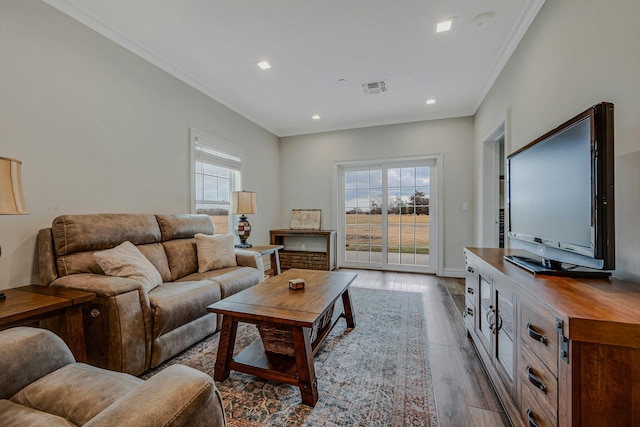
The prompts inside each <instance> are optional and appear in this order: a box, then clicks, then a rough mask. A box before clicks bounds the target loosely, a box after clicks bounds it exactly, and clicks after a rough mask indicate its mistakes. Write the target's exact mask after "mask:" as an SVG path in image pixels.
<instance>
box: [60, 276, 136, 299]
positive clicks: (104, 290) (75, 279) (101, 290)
mask: <svg viewBox="0 0 640 427" xmlns="http://www.w3.org/2000/svg"><path fill="white" fill-rule="evenodd" d="M50 286H59V287H62V288H68V289H75V290H78V291H85V292H93V293H95V294H96V296H98V297H105V298H107V297H113V296H116V295H120V294H124V293H126V292H131V291H137V290H140V289H142V290H144V288H143V287H142V284H141V283H140V282H137V281H135V280H131V279H127V278H123V277H115V276H105V275H104V274H92V273H82V274H70V275H68V276H62V277H60V278H58V279H56V280H54V281H53V282H51V285H50Z"/></svg>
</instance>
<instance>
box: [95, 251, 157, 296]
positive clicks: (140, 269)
mask: <svg viewBox="0 0 640 427" xmlns="http://www.w3.org/2000/svg"><path fill="white" fill-rule="evenodd" d="M93 257H94V258H95V260H96V262H97V263H98V265H99V266H100V268H102V271H104V274H106V275H107V276H118V277H126V278H129V279H131V280H136V281H138V282H140V283H142V286H143V287H144V288H145V289H146V290H147V292H149V291H150V290H152V289H153V288H155V287H156V286H159V285H161V284H162V277H161V276H160V272H159V271H158V270H157V269H156V268H155V267H154V265H153V264H151V261H149V260H148V259H147V258H146V257H145V256H144V255H143V254H142V252H140V250H139V249H138V248H136V246H135V245H134V244H133V243H131V242H129V241H126V242H124V243H122V244H120V245H118V246H116V247H115V248H113V249H108V250H106V251H100V252H96V253H94V254H93Z"/></svg>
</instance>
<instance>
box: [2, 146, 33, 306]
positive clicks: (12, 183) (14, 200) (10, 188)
mask: <svg viewBox="0 0 640 427" xmlns="http://www.w3.org/2000/svg"><path fill="white" fill-rule="evenodd" d="M28 213H29V212H28V211H27V205H26V204H25V202H24V194H23V193H22V162H21V161H20V160H15V159H9V158H7V157H0V215H24V214H28ZM0 256H2V248H1V247H0ZM2 299H5V295H4V292H0V300H2Z"/></svg>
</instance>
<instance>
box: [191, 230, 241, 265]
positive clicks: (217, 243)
mask: <svg viewBox="0 0 640 427" xmlns="http://www.w3.org/2000/svg"><path fill="white" fill-rule="evenodd" d="M195 238H196V248H197V250H198V272H199V273H204V272H205V271H209V270H217V269H219V268H224V267H235V266H236V265H238V264H237V262H236V253H235V247H234V244H233V234H214V235H209V234H201V233H198V234H196V235H195Z"/></svg>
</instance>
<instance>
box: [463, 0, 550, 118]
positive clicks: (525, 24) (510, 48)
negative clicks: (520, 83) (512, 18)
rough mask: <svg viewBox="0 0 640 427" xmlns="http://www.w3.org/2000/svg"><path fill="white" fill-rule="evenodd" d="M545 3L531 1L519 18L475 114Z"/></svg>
mask: <svg viewBox="0 0 640 427" xmlns="http://www.w3.org/2000/svg"><path fill="white" fill-rule="evenodd" d="M545 1H546V0H531V1H529V2H528V3H527V5H526V7H525V8H524V10H523V11H522V14H521V15H520V17H519V18H518V21H517V22H516V25H515V26H514V27H513V30H512V31H511V33H509V37H507V42H506V43H505V44H504V46H503V47H502V49H501V51H500V54H499V55H498V58H497V59H496V61H495V62H494V64H493V66H492V67H491V71H490V73H489V75H488V77H487V80H486V81H485V83H484V85H483V86H482V90H481V91H480V96H478V99H477V101H476V104H475V108H474V114H475V112H476V111H478V108H480V104H482V101H484V98H485V97H486V96H487V94H488V93H489V90H491V87H492V86H493V84H494V83H495V82H496V80H497V79H498V76H499V75H500V73H501V72H502V70H503V68H504V67H505V65H507V62H508V61H509V58H511V55H512V54H513V52H514V51H515V50H516V48H517V47H518V44H519V43H520V40H522V38H523V37H524V35H525V34H526V33H527V30H528V29H529V26H530V25H531V23H532V22H533V20H534V19H535V18H536V16H538V12H540V9H542V6H544V3H545Z"/></svg>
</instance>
